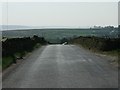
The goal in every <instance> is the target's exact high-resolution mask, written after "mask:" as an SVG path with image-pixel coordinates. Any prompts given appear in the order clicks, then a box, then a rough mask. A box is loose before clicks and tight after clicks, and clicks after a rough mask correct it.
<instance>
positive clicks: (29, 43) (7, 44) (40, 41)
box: [2, 35, 47, 69]
mask: <svg viewBox="0 0 120 90" xmlns="http://www.w3.org/2000/svg"><path fill="white" fill-rule="evenodd" d="M45 44H47V41H46V40H45V39H44V38H43V37H38V36H36V35H34V36H33V37H32V38H30V37H24V38H10V39H6V40H5V41H2V68H3V69H5V68H7V67H8V66H9V65H11V64H12V63H16V59H22V58H23V56H24V55H25V54H26V53H27V52H31V51H32V50H34V48H37V47H39V46H40V45H45Z"/></svg>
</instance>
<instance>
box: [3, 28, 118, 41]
mask: <svg viewBox="0 0 120 90" xmlns="http://www.w3.org/2000/svg"><path fill="white" fill-rule="evenodd" d="M117 34H118V29H117V28H113V29H31V30H10V31H2V36H3V37H8V38H16V37H27V36H33V35H37V36H39V37H44V38H45V39H46V40H48V41H49V42H59V41H60V39H62V38H75V37H78V36H98V37H111V38H113V37H117V36H118V35H117Z"/></svg>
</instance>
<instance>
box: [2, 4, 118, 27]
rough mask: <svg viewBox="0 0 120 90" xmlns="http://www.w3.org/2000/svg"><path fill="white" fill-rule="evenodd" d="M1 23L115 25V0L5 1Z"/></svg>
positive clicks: (75, 25) (78, 25)
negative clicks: (102, 0)
mask: <svg viewBox="0 0 120 90" xmlns="http://www.w3.org/2000/svg"><path fill="white" fill-rule="evenodd" d="M1 8H2V9H1ZM1 10H2V15H0V20H2V22H0V24H2V25H6V24H8V25H25V26H50V27H59V26H60V27H64V26H65V27H66V26H67V27H91V26H95V25H97V26H108V25H112V26H117V25H118V3H117V2H8V3H5V2H4V3H2V6H1V5H0V12H1Z"/></svg>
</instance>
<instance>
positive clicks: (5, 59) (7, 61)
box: [2, 56, 13, 70]
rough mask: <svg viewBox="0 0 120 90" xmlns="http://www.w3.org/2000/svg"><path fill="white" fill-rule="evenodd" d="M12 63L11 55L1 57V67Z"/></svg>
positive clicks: (3, 67)
mask: <svg viewBox="0 0 120 90" xmlns="http://www.w3.org/2000/svg"><path fill="white" fill-rule="evenodd" d="M12 63H13V58H12V57H11V56H8V57H3V58H2V69H3V70H4V69H5V68H7V67H9V66H10V65H11V64H12Z"/></svg>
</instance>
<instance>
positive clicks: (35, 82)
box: [3, 45, 118, 88]
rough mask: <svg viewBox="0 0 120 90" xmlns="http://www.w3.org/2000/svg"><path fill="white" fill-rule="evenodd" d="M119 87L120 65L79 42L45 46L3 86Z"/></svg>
mask: <svg viewBox="0 0 120 90" xmlns="http://www.w3.org/2000/svg"><path fill="white" fill-rule="evenodd" d="M117 87H118V70H117V68H115V67H112V66H111V65H110V63H108V61H107V60H106V59H105V58H104V57H100V56H98V55H95V54H93V53H90V52H89V51H87V50H84V49H83V48H81V47H78V46H76V45H47V46H45V47H42V48H40V49H38V50H36V51H34V52H33V53H32V54H31V55H30V56H29V57H28V58H27V59H26V60H24V61H23V62H22V63H21V64H20V65H19V66H18V67H17V68H16V69H14V70H13V71H12V72H11V73H10V74H9V75H7V77H6V78H5V79H4V80H3V88H117Z"/></svg>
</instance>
